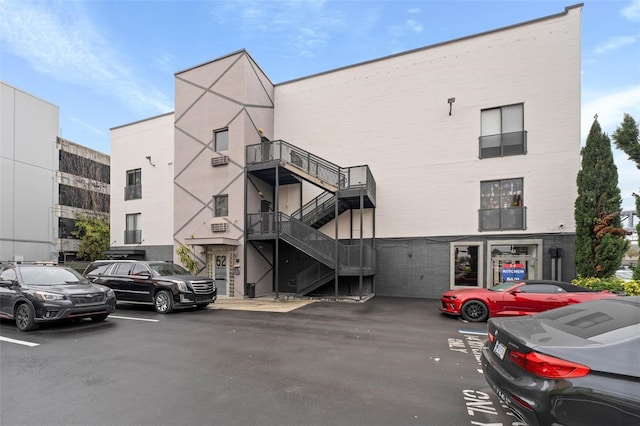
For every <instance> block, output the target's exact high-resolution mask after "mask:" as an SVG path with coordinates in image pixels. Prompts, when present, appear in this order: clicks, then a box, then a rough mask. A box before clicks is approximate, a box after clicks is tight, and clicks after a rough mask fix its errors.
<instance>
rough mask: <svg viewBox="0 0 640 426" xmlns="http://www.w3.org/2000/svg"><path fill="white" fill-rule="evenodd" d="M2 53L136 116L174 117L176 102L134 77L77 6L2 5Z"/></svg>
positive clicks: (26, 3)
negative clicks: (120, 104)
mask: <svg viewBox="0 0 640 426" xmlns="http://www.w3.org/2000/svg"><path fill="white" fill-rule="evenodd" d="M0 15H1V18H0V22H1V25H2V31H1V32H0V40H1V41H2V50H5V51H7V52H9V53H11V54H13V55H15V56H18V57H20V58H22V59H24V60H25V61H27V62H28V63H29V64H30V65H31V66H32V67H33V68H34V69H35V70H36V71H38V72H40V73H42V74H46V75H49V76H51V77H53V78H54V79H56V80H58V81H61V82H66V83H71V84H74V85H78V86H81V87H84V88H87V89H89V90H95V91H96V92H99V93H101V94H105V95H109V96H116V97H117V98H119V99H120V100H121V102H123V103H124V104H125V105H128V107H129V108H130V109H131V110H133V111H135V112H138V113H153V114H156V113H162V112H167V111H170V110H171V109H172V108H173V106H172V102H171V101H170V100H169V99H168V98H167V97H166V96H165V95H164V94H162V93H160V92H159V91H157V90H155V89H154V88H153V87H148V85H147V84H144V83H141V80H142V78H141V77H136V76H135V72H134V71H133V70H132V69H130V67H129V65H128V64H127V61H126V60H124V59H123V58H121V57H120V56H119V55H118V54H117V53H116V52H115V51H114V50H113V49H112V48H111V46H110V42H109V40H107V39H106V38H105V37H103V36H102V34H101V33H100V31H99V30H98V29H97V28H96V27H95V26H94V24H93V22H92V21H91V20H90V19H89V17H88V16H87V15H86V14H85V12H84V10H83V5H82V3H79V2H28V1H22V2H14V1H3V2H2V3H0Z"/></svg>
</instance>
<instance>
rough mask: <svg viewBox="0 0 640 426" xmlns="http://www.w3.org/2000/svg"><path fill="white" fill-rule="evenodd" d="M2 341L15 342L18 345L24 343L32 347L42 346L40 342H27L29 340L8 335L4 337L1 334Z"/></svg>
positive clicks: (0, 340) (0, 339)
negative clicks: (12, 337) (11, 337)
mask: <svg viewBox="0 0 640 426" xmlns="http://www.w3.org/2000/svg"><path fill="white" fill-rule="evenodd" d="M0 342H8V343H15V344H16V345H23V346H30V347H34V346H40V343H33V342H27V341H24V340H16V339H10V338H8V337H2V336H0Z"/></svg>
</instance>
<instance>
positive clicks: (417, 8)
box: [407, 7, 422, 15]
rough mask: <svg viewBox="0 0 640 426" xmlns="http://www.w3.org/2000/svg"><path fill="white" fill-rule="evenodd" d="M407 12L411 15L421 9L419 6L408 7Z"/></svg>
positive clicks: (420, 11)
mask: <svg viewBox="0 0 640 426" xmlns="http://www.w3.org/2000/svg"><path fill="white" fill-rule="evenodd" d="M407 12H409V13H410V14H412V15H415V14H420V13H422V10H421V9H420V8H419V7H414V8H411V9H409V10H408V11H407Z"/></svg>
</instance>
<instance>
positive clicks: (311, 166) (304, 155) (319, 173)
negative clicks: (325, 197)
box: [245, 140, 345, 188]
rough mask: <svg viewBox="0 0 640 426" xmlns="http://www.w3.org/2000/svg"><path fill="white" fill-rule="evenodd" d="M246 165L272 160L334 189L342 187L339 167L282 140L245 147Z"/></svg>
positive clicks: (343, 178)
mask: <svg viewBox="0 0 640 426" xmlns="http://www.w3.org/2000/svg"><path fill="white" fill-rule="evenodd" d="M245 153H246V158H245V159H246V162H247V164H257V163H263V162H268V161H272V160H280V161H285V162H287V163H289V164H292V165H293V166H295V167H296V168H298V169H300V170H301V171H303V172H305V173H307V174H309V175H311V176H313V177H315V178H317V179H320V180H321V181H323V182H326V183H328V184H330V185H332V186H335V187H336V188H340V186H341V184H342V185H344V181H345V176H344V174H343V173H342V171H341V168H340V166H338V165H337V164H333V163H331V162H330V161H327V160H325V159H323V158H321V157H318V156H317V155H314V154H312V153H310V152H308V151H305V150H304V149H301V148H298V147H297V146H294V145H291V144H290V143H287V142H285V141H283V140H276V141H269V142H261V143H259V144H255V145H248V146H247V147H246V151H245Z"/></svg>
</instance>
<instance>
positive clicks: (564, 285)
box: [521, 280, 596, 292]
mask: <svg viewBox="0 0 640 426" xmlns="http://www.w3.org/2000/svg"><path fill="white" fill-rule="evenodd" d="M521 282H524V283H525V284H526V285H555V286H558V287H560V288H562V289H563V290H565V291H569V292H572V291H579V292H583V291H587V292H590V291H596V290H592V289H588V288H586V287H580V286H579V285H575V284H571V283H567V282H564V281H554V280H523V281H521Z"/></svg>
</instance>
